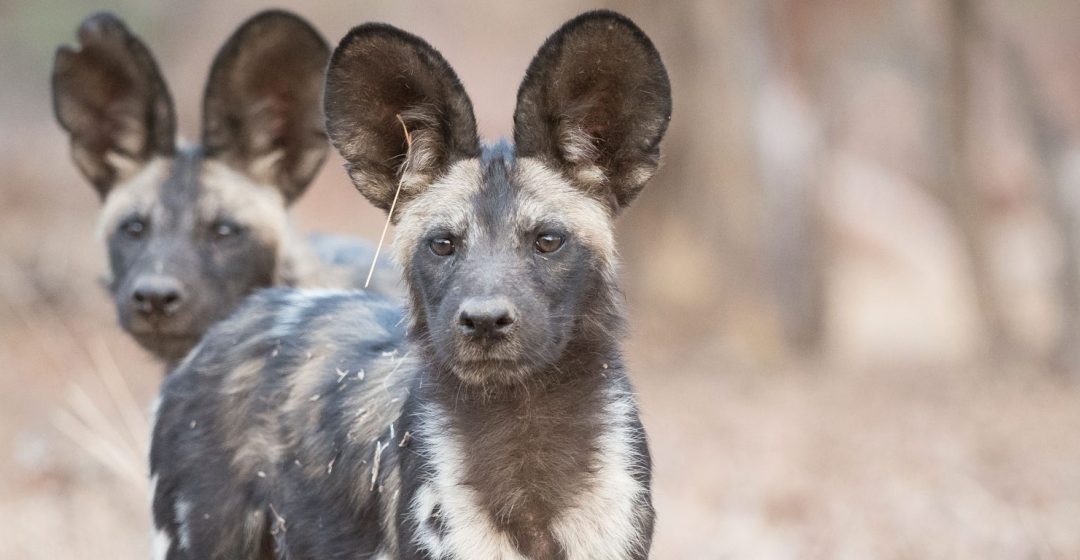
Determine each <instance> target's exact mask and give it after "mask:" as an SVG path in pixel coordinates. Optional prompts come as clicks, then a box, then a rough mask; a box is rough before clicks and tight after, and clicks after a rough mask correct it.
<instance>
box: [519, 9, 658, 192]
mask: <svg viewBox="0 0 1080 560" xmlns="http://www.w3.org/2000/svg"><path fill="white" fill-rule="evenodd" d="M670 119H671V84H670V83H669V82H668V76H667V71H666V70H665V69H664V64H663V62H662V61H661V60H660V54H659V53H658V52H656V48H655V47H654V46H653V44H652V42H651V41H649V38H648V37H646V36H645V33H643V32H642V31H641V29H639V28H638V27H637V26H636V25H634V23H633V22H632V21H630V20H629V19H627V18H626V17H624V16H621V15H619V14H616V13H614V12H609V11H596V12H589V13H586V14H583V15H581V16H578V17H576V18H574V19H572V20H570V21H569V22H567V23H566V24H565V25H563V26H562V28H560V29H559V30H558V31H556V32H555V34H554V35H552V36H551V37H549V38H548V40H547V41H546V42H545V43H544V45H543V46H542V47H540V51H539V52H538V53H537V55H536V57H535V58H534V59H533V61H532V63H531V64H529V69H528V70H527V71H526V73H525V80H524V82H522V84H521V88H520V89H519V90H518V99H517V109H516V111H515V113H514V141H515V143H516V144H517V152H518V155H519V156H522V157H535V158H540V159H542V160H544V161H546V162H547V163H549V164H550V165H553V166H555V167H557V168H559V169H561V170H562V171H563V172H564V173H565V174H566V175H567V177H568V178H570V180H571V181H573V182H574V183H575V185H577V186H578V187H579V188H581V189H583V190H585V191H587V192H589V193H590V194H593V195H595V196H598V197H601V198H602V199H604V200H606V201H609V202H610V203H611V204H612V206H613V207H614V209H616V210H618V209H620V208H622V207H624V206H626V205H627V204H629V203H630V201H632V200H633V199H634V197H635V196H637V194H638V192H640V191H641V189H642V187H644V186H645V183H646V182H647V181H648V180H649V178H650V177H651V176H652V174H653V172H654V171H655V170H656V167H657V165H658V163H659V159H660V139H661V138H663V136H664V131H665V130H666V129H667V125H668V121H669V120H670Z"/></svg>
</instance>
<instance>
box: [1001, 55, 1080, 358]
mask: <svg viewBox="0 0 1080 560" xmlns="http://www.w3.org/2000/svg"><path fill="white" fill-rule="evenodd" d="M1004 50H1005V53H1004V54H1005V64H1006V69H1007V76H1008V80H1009V87H1010V88H1011V89H1012V93H1013V96H1014V98H1015V101H1016V103H1017V105H1018V106H1019V108H1020V114H1021V116H1022V118H1023V119H1024V121H1025V124H1026V125H1027V127H1028V131H1029V134H1030V136H1031V140H1030V142H1031V145H1032V146H1033V147H1034V149H1035V154H1036V155H1037V156H1038V160H1039V163H1040V165H1041V167H1042V169H1043V171H1044V173H1045V175H1044V177H1045V179H1044V181H1043V183H1044V184H1043V185H1042V188H1041V189H1040V192H1042V193H1043V204H1044V205H1045V207H1046V210H1047V215H1048V216H1049V217H1050V220H1051V222H1052V227H1053V229H1054V231H1055V232H1056V233H1057V235H1058V238H1059V239H1060V240H1061V249H1062V258H1061V263H1060V265H1059V267H1058V270H1057V275H1056V278H1055V282H1054V284H1055V286H1056V288H1057V292H1058V301H1059V303H1060V318H1061V325H1060V332H1059V334H1058V339H1057V340H1056V341H1055V343H1054V346H1053V348H1052V349H1051V352H1050V356H1048V360H1047V361H1048V362H1049V364H1048V365H1049V366H1050V367H1051V368H1052V369H1057V370H1059V371H1066V372H1069V373H1070V374H1072V375H1080V262H1078V261H1080V220H1078V219H1077V215H1076V213H1077V208H1076V202H1077V197H1076V196H1075V195H1074V196H1069V194H1068V192H1067V191H1068V189H1069V188H1070V187H1071V188H1073V189H1076V188H1077V187H1078V186H1077V185H1070V184H1069V181H1071V180H1073V179H1072V178H1071V177H1067V176H1065V172H1064V171H1065V170H1064V159H1065V158H1064V157H1063V156H1064V154H1063V151H1064V149H1065V146H1066V140H1067V138H1066V134H1065V133H1064V132H1063V131H1062V130H1061V129H1060V127H1059V126H1058V125H1057V124H1056V123H1055V122H1054V121H1053V120H1052V119H1051V118H1049V116H1048V115H1047V114H1046V111H1045V110H1044V109H1042V106H1043V103H1042V100H1041V96H1040V94H1039V91H1038V83H1039V82H1038V80H1037V76H1035V75H1034V74H1035V73H1034V72H1031V71H1030V70H1029V66H1028V64H1027V63H1026V62H1025V60H1024V57H1023V53H1021V52H1020V49H1019V48H1018V47H1017V46H1016V45H1013V44H1007V45H1005V48H1004Z"/></svg>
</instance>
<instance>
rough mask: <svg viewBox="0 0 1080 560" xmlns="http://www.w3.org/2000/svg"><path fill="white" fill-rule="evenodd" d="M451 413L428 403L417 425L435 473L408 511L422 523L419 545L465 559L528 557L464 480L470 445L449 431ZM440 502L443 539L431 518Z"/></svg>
mask: <svg viewBox="0 0 1080 560" xmlns="http://www.w3.org/2000/svg"><path fill="white" fill-rule="evenodd" d="M446 417H447V415H446V413H445V411H443V410H442V409H441V408H440V407H439V406H437V405H429V406H427V407H425V409H424V410H423V411H422V412H421V414H420V415H419V418H420V426H418V429H419V430H420V431H422V432H423V434H424V441H425V445H424V447H423V449H422V451H421V452H422V453H424V454H425V455H427V458H428V461H429V462H430V464H431V465H432V467H433V469H434V471H435V473H434V476H432V477H431V480H429V481H427V483H426V484H425V485H424V486H423V487H422V488H421V489H420V491H419V492H417V494H416V496H415V497H414V498H413V501H412V504H410V507H409V514H410V515H411V516H412V517H413V520H414V521H415V522H416V523H417V525H418V526H420V527H421V531H420V532H419V533H418V538H417V542H416V543H415V544H416V545H417V546H419V547H421V548H423V549H424V550H425V551H426V552H428V553H429V554H430V556H431V557H432V558H433V559H435V560H456V559H462V558H498V559H500V560H525V558H524V557H523V556H522V555H521V554H520V553H519V552H518V551H517V549H516V548H515V547H514V544H513V542H511V540H510V538H509V536H508V535H506V533H503V532H502V531H499V530H498V529H497V528H496V527H495V526H494V524H492V522H491V517H490V515H489V514H488V512H487V511H485V510H484V509H483V508H482V507H480V505H479V502H478V500H477V496H476V492H475V491H473V489H472V488H470V487H469V486H468V485H466V484H465V483H464V478H465V472H466V466H465V455H466V453H465V450H464V449H462V446H461V443H460V442H459V441H458V440H457V437H455V436H454V435H453V433H452V432H451V431H450V430H448V429H447V428H448V427H447V426H446V425H445V422H444V419H445V418H446ZM436 505H438V506H439V508H440V510H441V512H442V516H443V526H444V528H445V534H444V536H443V538H442V539H439V538H438V537H437V536H436V535H435V533H434V529H433V528H431V526H430V524H429V522H430V517H431V514H432V511H433V510H434V508H435V506H436Z"/></svg>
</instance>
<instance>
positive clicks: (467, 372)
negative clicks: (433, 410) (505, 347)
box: [450, 360, 537, 388]
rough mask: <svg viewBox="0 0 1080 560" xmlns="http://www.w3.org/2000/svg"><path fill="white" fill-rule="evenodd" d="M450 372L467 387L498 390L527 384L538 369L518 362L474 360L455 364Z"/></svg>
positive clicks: (532, 365)
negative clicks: (497, 388)
mask: <svg viewBox="0 0 1080 560" xmlns="http://www.w3.org/2000/svg"><path fill="white" fill-rule="evenodd" d="M450 370H451V371H453V372H454V375H455V376H457V378H458V379H460V380H461V382H462V383H464V384H465V385H469V386H473V387H483V388H496V387H504V386H516V385H521V384H524V383H526V382H527V381H528V380H529V379H531V378H532V377H533V374H535V373H536V370H537V367H536V366H535V364H530V363H526V362H522V361H517V360H473V361H457V362H454V363H452V364H451V365H450Z"/></svg>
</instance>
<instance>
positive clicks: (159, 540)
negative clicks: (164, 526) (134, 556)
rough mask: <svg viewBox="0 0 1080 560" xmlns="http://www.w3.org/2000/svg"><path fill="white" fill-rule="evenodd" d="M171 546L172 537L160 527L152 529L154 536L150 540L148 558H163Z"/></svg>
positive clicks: (161, 559)
mask: <svg viewBox="0 0 1080 560" xmlns="http://www.w3.org/2000/svg"><path fill="white" fill-rule="evenodd" d="M171 546H172V537H170V536H169V534H168V533H166V532H165V531H163V530H161V529H157V530H156V531H154V538H153V540H151V541H150V558H153V560H165V557H166V556H168V554H169V547H171Z"/></svg>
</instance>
